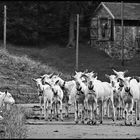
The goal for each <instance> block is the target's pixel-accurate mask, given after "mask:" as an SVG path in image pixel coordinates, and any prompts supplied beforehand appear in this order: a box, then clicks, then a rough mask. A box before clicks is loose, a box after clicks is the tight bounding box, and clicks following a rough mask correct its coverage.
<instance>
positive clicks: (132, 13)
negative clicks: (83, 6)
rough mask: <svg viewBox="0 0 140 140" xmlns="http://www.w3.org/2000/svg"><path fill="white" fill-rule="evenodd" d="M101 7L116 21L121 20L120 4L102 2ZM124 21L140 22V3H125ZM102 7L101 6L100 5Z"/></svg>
mask: <svg viewBox="0 0 140 140" xmlns="http://www.w3.org/2000/svg"><path fill="white" fill-rule="evenodd" d="M101 5H102V6H103V7H104V8H105V9H106V10H107V12H108V13H109V14H110V15H111V16H112V17H113V18H115V19H121V3H120V2H101ZM123 5H124V14H123V17H124V20H140V3H123ZM99 7H100V5H99Z"/></svg>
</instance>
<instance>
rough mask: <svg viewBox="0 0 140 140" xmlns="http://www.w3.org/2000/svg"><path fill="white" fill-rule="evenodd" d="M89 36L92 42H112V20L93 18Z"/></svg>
mask: <svg viewBox="0 0 140 140" xmlns="http://www.w3.org/2000/svg"><path fill="white" fill-rule="evenodd" d="M90 36H91V39H93V40H99V41H100V40H114V24H113V20H112V19H108V18H93V19H92V21H91V29H90Z"/></svg>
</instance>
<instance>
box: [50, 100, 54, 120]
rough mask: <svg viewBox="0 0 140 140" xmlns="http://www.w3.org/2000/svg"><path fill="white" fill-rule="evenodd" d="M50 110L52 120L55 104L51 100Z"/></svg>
mask: <svg viewBox="0 0 140 140" xmlns="http://www.w3.org/2000/svg"><path fill="white" fill-rule="evenodd" d="M50 105H51V107H50V110H51V116H50V121H52V118H53V104H52V101H51V102H50Z"/></svg>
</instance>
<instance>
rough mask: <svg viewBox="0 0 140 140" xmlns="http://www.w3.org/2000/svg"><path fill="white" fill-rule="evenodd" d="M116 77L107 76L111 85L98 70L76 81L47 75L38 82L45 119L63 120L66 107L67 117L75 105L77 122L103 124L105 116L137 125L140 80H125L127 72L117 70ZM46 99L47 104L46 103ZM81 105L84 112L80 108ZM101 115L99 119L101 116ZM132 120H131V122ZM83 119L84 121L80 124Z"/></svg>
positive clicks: (77, 73)
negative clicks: (100, 77) (100, 75)
mask: <svg viewBox="0 0 140 140" xmlns="http://www.w3.org/2000/svg"><path fill="white" fill-rule="evenodd" d="M113 72H114V75H107V74H105V76H106V77H107V78H109V81H110V82H102V81H101V80H99V79H98V76H97V73H95V72H94V71H91V72H89V71H87V70H86V71H84V72H77V71H75V75H74V76H72V78H73V79H72V80H69V81H65V80H64V79H62V78H61V75H60V74H54V73H52V74H45V75H43V76H41V77H39V78H36V79H35V78H33V79H32V80H33V81H35V83H36V86H37V90H38V95H39V99H40V106H41V110H42V111H41V114H42V115H44V118H45V120H48V119H50V121H52V119H53V117H54V118H56V119H58V116H59V114H60V119H61V121H63V113H62V109H63V108H62V106H63V105H64V106H65V115H66V116H67V117H68V115H69V107H70V106H71V105H74V121H75V123H78V122H81V123H87V124H93V125H94V124H96V123H97V120H99V122H100V123H103V117H104V115H107V116H108V117H109V115H110V114H112V116H111V117H112V119H113V121H114V122H115V121H116V119H124V124H125V125H128V124H129V125H133V124H137V120H139V115H140V113H139V102H140V77H138V76H133V77H125V73H126V72H128V70H126V71H119V72H117V71H116V70H114V69H113ZM42 100H43V102H42ZM79 106H80V109H81V110H80V109H79ZM97 115H98V116H99V117H97ZM129 118H130V119H129ZM79 119H80V121H79Z"/></svg>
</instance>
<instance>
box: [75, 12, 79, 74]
mask: <svg viewBox="0 0 140 140" xmlns="http://www.w3.org/2000/svg"><path fill="white" fill-rule="evenodd" d="M78 55H79V14H77V33H76V70H77V71H78Z"/></svg>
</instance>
